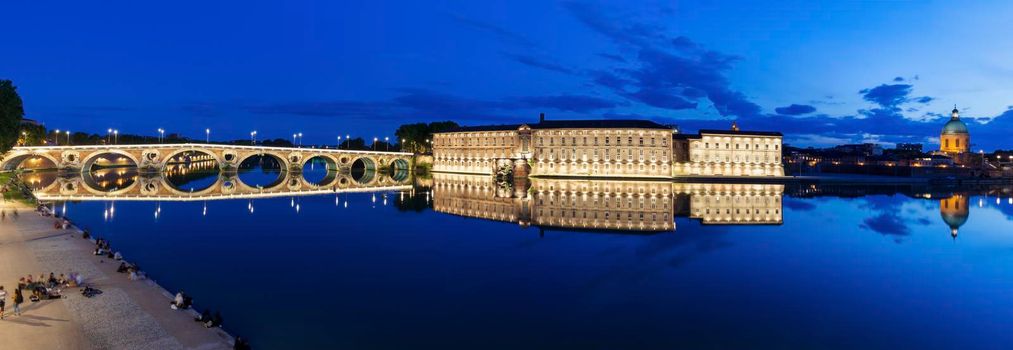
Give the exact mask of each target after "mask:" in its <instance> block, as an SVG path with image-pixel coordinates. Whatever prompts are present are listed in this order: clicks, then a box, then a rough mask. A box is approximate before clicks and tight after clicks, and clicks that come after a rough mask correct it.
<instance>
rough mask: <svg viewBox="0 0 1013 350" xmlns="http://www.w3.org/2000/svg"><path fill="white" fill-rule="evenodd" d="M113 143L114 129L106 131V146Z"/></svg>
mask: <svg viewBox="0 0 1013 350" xmlns="http://www.w3.org/2000/svg"><path fill="white" fill-rule="evenodd" d="M112 142H113V129H112V128H109V129H106V144H107V145H108V144H111V143H112Z"/></svg>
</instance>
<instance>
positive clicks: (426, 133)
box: [394, 121, 458, 154]
mask: <svg viewBox="0 0 1013 350" xmlns="http://www.w3.org/2000/svg"><path fill="white" fill-rule="evenodd" d="M457 127H458V125H457V123H455V122H452V121H445V122H432V123H429V124H426V123H415V124H405V125H401V126H400V127H398V128H397V131H395V132H394V135H395V136H397V138H398V140H399V141H400V140H404V145H403V147H404V151H405V152H412V153H416V154H419V153H432V144H431V143H430V142H431V141H432V140H433V134H434V133H439V132H444V131H447V130H451V129H455V128H457Z"/></svg>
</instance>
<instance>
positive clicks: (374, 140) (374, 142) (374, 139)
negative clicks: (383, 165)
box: [373, 137, 378, 152]
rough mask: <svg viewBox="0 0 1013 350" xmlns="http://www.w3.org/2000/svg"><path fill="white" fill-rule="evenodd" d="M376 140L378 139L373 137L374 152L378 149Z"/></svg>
mask: <svg viewBox="0 0 1013 350" xmlns="http://www.w3.org/2000/svg"><path fill="white" fill-rule="evenodd" d="M376 140H378V139H377V138H375V137H374V138H373V151H374V152H375V151H376Z"/></svg>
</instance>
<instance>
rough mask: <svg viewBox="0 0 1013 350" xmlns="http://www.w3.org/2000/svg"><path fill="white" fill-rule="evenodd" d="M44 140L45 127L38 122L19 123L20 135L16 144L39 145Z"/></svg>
mask: <svg viewBox="0 0 1013 350" xmlns="http://www.w3.org/2000/svg"><path fill="white" fill-rule="evenodd" d="M45 140H46V127H45V126H42V125H39V124H29V123H25V124H22V125H21V136H20V137H19V138H18V145H22V146H41V145H42V144H43V141H45Z"/></svg>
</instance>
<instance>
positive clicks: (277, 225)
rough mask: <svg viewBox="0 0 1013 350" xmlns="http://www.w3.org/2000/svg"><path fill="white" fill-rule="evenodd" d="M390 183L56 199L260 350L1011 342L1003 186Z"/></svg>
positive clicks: (1011, 229) (445, 178)
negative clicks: (195, 196)
mask: <svg viewBox="0 0 1013 350" xmlns="http://www.w3.org/2000/svg"><path fill="white" fill-rule="evenodd" d="M133 175H134V174H132V173H126V174H124V175H121V176H123V177H126V178H129V179H133ZM107 176H108V175H107ZM276 176H277V173H272V172H270V171H260V170H256V171H250V172H245V173H242V174H240V178H241V179H242V181H243V182H244V183H252V182H258V181H259V182H260V183H262V184H266V185H263V186H267V185H269V184H271V183H272V182H275V180H274V178H275V177H276ZM176 178H177V180H179V176H176ZM305 178H307V179H310V178H315V179H324V178H326V173H325V172H324V173H322V172H321V170H319V169H313V170H309V169H308V171H307V174H306V176H305ZM216 179H217V176H216V175H204V176H203V177H202V176H201V175H200V174H198V175H196V176H194V175H193V174H190V175H188V176H187V177H186V178H185V179H183V180H179V181H177V182H178V183H179V184H178V185H175V186H176V188H178V189H180V190H181V191H191V190H193V191H196V192H199V191H200V189H201V188H204V187H207V186H211V185H212V184H215V183H216V181H217V180H216ZM51 181H53V180H52V179H47V180H45V182H51ZM61 181H64V180H61ZM131 181H137V180H136V179H135V180H131ZM314 181H315V180H314ZM113 182H115V181H113ZM407 183H408V184H409V185H412V184H414V187H411V186H409V187H408V188H410V189H409V190H402V191H380V192H361V193H325V194H319V195H299V194H295V193H294V194H292V195H290V196H285V195H281V196H277V197H273V198H257V199H232V200H207V201H203V200H195V201H187V202H179V201H169V200H161V201H150V200H140V201H135V200H81V201H59V200H58V201H56V202H55V203H54V205H55V207H56V208H57V209H58V210H60V211H63V210H66V212H67V213H68V214H69V216H70V217H71V218H72V219H73V220H75V221H76V222H77V223H79V225H81V226H83V227H85V228H88V229H90V230H91V231H92V232H93V233H94V234H95V235H96V236H100V237H105V238H108V239H109V240H110V241H111V242H112V245H113V247H114V248H115V249H118V250H121V251H122V252H123V253H124V255H125V256H126V258H127V259H128V260H129V261H132V262H135V263H137V264H139V265H140V266H141V267H142V268H143V269H145V270H146V271H148V273H149V274H150V276H152V278H154V279H155V280H157V281H158V283H160V284H162V285H163V286H165V287H166V288H167V289H170V290H173V291H175V290H177V289H179V288H182V289H184V290H185V291H186V292H187V293H189V294H191V295H193V296H194V298H195V302H196V304H197V306H198V307H199V308H212V309H215V310H221V311H222V314H223V315H224V318H225V327H226V328H227V329H228V330H229V331H230V332H232V333H234V334H238V335H242V336H245V337H249V338H250V340H251V342H252V344H253V346H254V347H255V348H262V349H267V348H270V349H280V348H338V347H345V348H374V349H377V348H380V349H405V348H424V347H438V348H454V349H473V348H608V349H631V348H897V347H900V348H922V349H925V348H957V347H963V348H967V347H970V348H1009V347H1010V346H1011V345H1013V332H1009V329H1010V328H1011V327H1013V302H1011V295H1013V271H1011V269H1010V268H1009V266H1011V263H1013V204H1011V203H1013V199H1010V191H1009V190H1010V189H1008V188H1005V189H1004V188H974V189H962V188H911V187H848V186H829V187H823V186H809V185H805V186H797V185H787V186H782V185H722V184H693V185H687V184H670V183H663V184H658V183H630V182H606V181H596V182H593V183H592V182H586V181H562V180H559V181H557V180H544V181H543V180H532V181H531V182H530V183H525V184H513V187H510V186H509V185H500V184H497V183H496V181H495V180H494V179H487V178H481V177H468V176H460V175H439V176H436V177H435V178H434V179H428V180H408V182H407ZM37 185H38V186H39V187H44V186H45V185H46V184H43V183H38V184H37ZM106 186H107V190H108V188H110V187H109V186H110V185H109V183H107V184H106ZM112 186H113V187H115V188H125V186H129V184H126V185H124V184H119V185H112ZM357 186H359V187H369V185H357ZM50 187H53V186H50ZM352 187H354V186H352ZM666 189H667V190H666ZM47 191H48V192H47ZM53 191H54V190H53V189H52V188H50V189H49V190H40V193H41V192H46V193H57V192H58V191H57V192H53ZM97 193H101V191H100V192H97ZM606 198H608V199H607V200H608V202H606ZM641 198H643V199H644V202H643V203H644V204H643V207H641V204H640V203H641V202H640V199H641ZM110 208H113V210H112V211H111V212H112V213H110ZM606 213H608V214H606ZM641 213H643V214H644V216H641ZM606 215H608V217H607V219H606ZM617 217H618V218H617ZM673 223H674V224H673Z"/></svg>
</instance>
